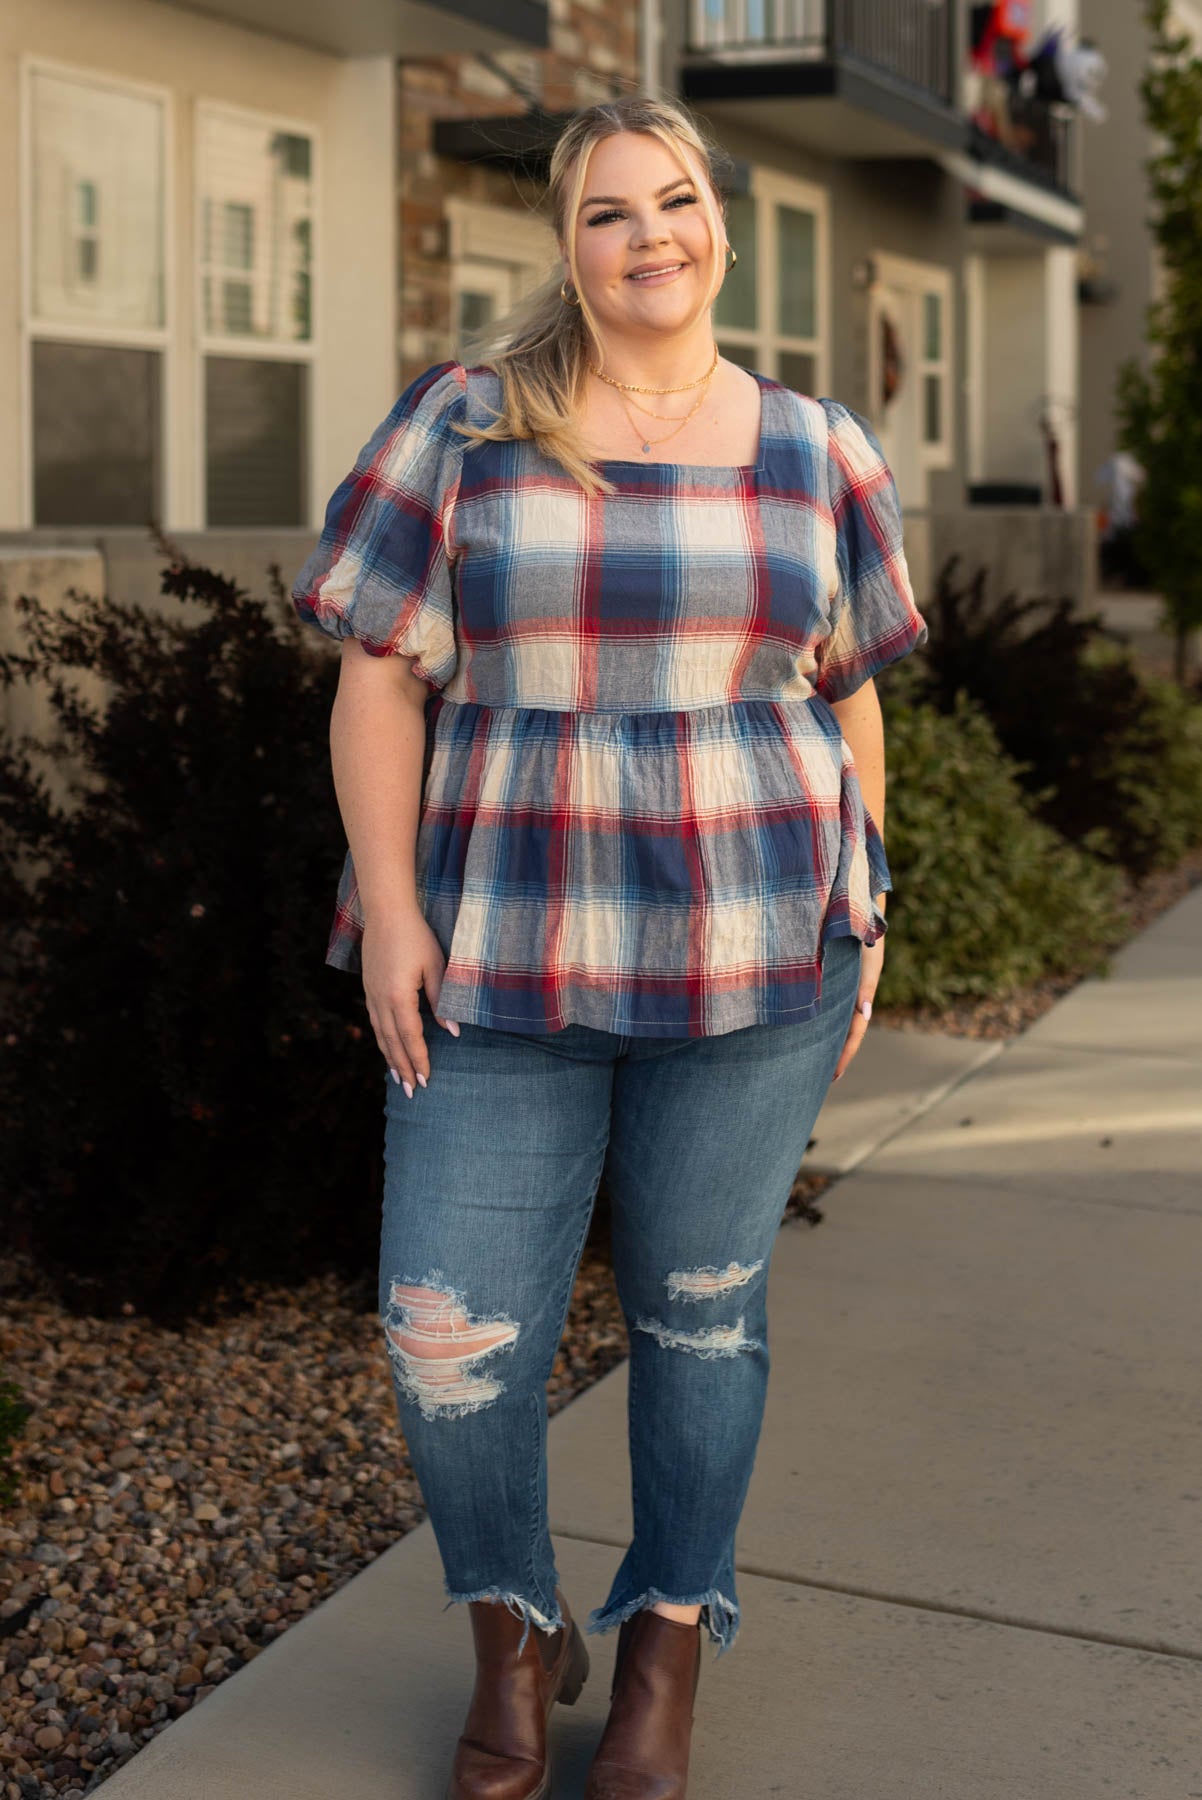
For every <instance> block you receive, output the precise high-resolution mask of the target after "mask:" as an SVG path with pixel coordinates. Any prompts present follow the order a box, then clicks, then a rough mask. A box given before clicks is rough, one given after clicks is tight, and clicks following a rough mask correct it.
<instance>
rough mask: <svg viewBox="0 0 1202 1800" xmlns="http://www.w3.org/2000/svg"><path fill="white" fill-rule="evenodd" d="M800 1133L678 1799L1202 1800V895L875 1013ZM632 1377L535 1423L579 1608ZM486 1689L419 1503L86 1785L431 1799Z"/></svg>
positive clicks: (583, 1764) (614, 1560)
mask: <svg viewBox="0 0 1202 1800" xmlns="http://www.w3.org/2000/svg"><path fill="white" fill-rule="evenodd" d="M870 1051H871V1059H870V1055H869V1052H870ZM844 1088H846V1090H847V1091H846V1093H843V1092H841V1091H840V1090H842V1089H844ZM814 1138H815V1141H814V1144H813V1147H812V1150H811V1154H810V1157H809V1159H808V1160H807V1165H806V1166H807V1167H808V1168H812V1167H819V1166H822V1167H831V1168H838V1169H840V1170H850V1171H852V1172H851V1173H847V1174H846V1175H845V1177H844V1179H843V1180H842V1181H841V1182H840V1183H839V1185H838V1186H837V1188H835V1189H833V1190H832V1191H831V1193H830V1194H829V1195H828V1196H827V1197H826V1198H825V1199H824V1202H823V1210H824V1212H825V1214H826V1218H825V1221H824V1223H823V1224H822V1225H821V1227H820V1228H819V1229H818V1230H816V1231H813V1230H811V1229H810V1228H809V1227H807V1226H806V1225H804V1224H802V1223H799V1222H797V1221H790V1222H789V1223H788V1224H787V1225H785V1226H784V1227H783V1228H782V1231H781V1235H780V1240H779V1243H778V1245H777V1248H776V1252H775V1254H774V1257H773V1264H772V1273H771V1290H770V1302H769V1306H770V1317H771V1320H772V1333H771V1350H772V1380H771V1387H770V1394H769V1402H768V1415H767V1418H766V1420H765V1424H764V1432H763V1436H762V1438H761V1442H760V1452H759V1456H758V1459H757V1463H756V1468H755V1472H754V1475H753V1478H752V1485H751V1492H750V1496H749V1499H748V1504H747V1508H746V1511H745V1513H744V1515H743V1520H742V1523H741V1526H740V1532H739V1558H738V1561H739V1569H740V1575H739V1598H740V1600H741V1602H742V1606H743V1621H742V1631H741V1634H740V1637H739V1639H738V1642H737V1643H736V1645H735V1646H734V1647H733V1649H732V1650H731V1652H730V1654H729V1655H728V1656H726V1657H724V1658H723V1659H721V1661H716V1660H715V1659H714V1656H713V1652H712V1649H711V1648H710V1647H709V1645H708V1643H707V1644H706V1647H705V1650H704V1663H703V1668H702V1675H701V1683H700V1687H699V1690H698V1704H697V1723H696V1727H695V1732H694V1751H693V1776H692V1780H691V1784H690V1796H691V1800H761V1797H764V1800H767V1797H768V1796H773V1795H785V1796H790V1797H792V1796H797V1797H798V1800H800V1797H801V1796H807V1797H809V1796H814V1797H815V1800H817V1796H819V1795H821V1796H822V1800H916V1797H918V1800H928V1797H935V1796H947V1797H948V1800H994V1797H996V1800H1101V1796H1103V1795H1105V1794H1113V1795H1115V1796H1118V1795H1127V1796H1132V1797H1133V1800H1200V1797H1202V1605H1200V1604H1199V1602H1200V1600H1202V1593H1200V1591H1199V1568H1200V1563H1202V1556H1200V1553H1202V1451H1200V1449H1199V1439H1200V1434H1199V1422H1200V1421H1199V1412H1200V1401H1202V1374H1200V1370H1202V1306H1200V1304H1199V1298H1200V1294H1202V1282H1200V1279H1199V1270H1200V1269H1202V889H1195V890H1194V892H1193V893H1192V894H1190V895H1189V896H1187V897H1186V898H1185V899H1184V900H1182V901H1181V902H1179V903H1178V904H1177V905H1176V906H1175V907H1174V908H1173V909H1172V910H1171V911H1170V912H1168V913H1166V914H1165V915H1163V916H1162V918H1161V919H1160V920H1159V921H1157V923H1156V924H1155V925H1153V926H1152V928H1151V929H1150V930H1148V931H1146V932H1145V933H1143V935H1142V936H1141V937H1140V938H1138V939H1137V940H1136V941H1135V942H1134V943H1133V944H1131V945H1130V946H1129V947H1128V948H1127V949H1126V950H1125V951H1124V952H1122V953H1121V955H1120V956H1118V957H1117V958H1116V959H1115V962H1114V967H1113V974H1112V976H1111V977H1109V978H1107V979H1101V980H1091V981H1087V982H1085V983H1083V984H1082V985H1081V986H1079V987H1078V988H1076V989H1075V990H1073V992H1072V993H1070V994H1068V995H1067V996H1066V997H1065V998H1064V999H1063V1000H1061V1001H1060V1002H1059V1003H1058V1004H1057V1005H1056V1006H1055V1007H1054V1008H1053V1009H1052V1010H1051V1012H1050V1013H1048V1014H1046V1015H1045V1016H1044V1017H1043V1018H1042V1019H1041V1020H1040V1021H1039V1022H1038V1024H1037V1025H1035V1026H1034V1027H1033V1028H1032V1029H1031V1030H1030V1031H1028V1032H1026V1033H1025V1034H1024V1035H1023V1036H1022V1037H1021V1038H1020V1039H1018V1040H1016V1041H1015V1042H1013V1043H1011V1044H1007V1045H1005V1046H1001V1047H999V1046H998V1045H984V1046H983V1045H980V1044H974V1043H969V1042H966V1041H963V1040H960V1041H957V1040H952V1039H922V1038H918V1037H916V1036H915V1034H912V1033H900V1032H886V1031H884V1030H880V1031H872V1032H870V1033H869V1036H868V1039H867V1042H866V1044H865V1049H864V1051H863V1052H861V1054H860V1056H858V1057H857V1058H856V1060H855V1062H854V1063H853V1064H852V1066H851V1069H850V1071H849V1073H848V1076H847V1079H846V1081H844V1082H840V1083H839V1084H838V1087H837V1088H836V1089H835V1090H833V1092H832V1095H831V1098H830V1099H829V1100H828V1102H827V1104H826V1106H825V1108H824V1110H823V1114H822V1117H821V1119H820V1120H819V1122H818V1125H817V1126H816V1128H815V1134H814ZM625 1404H626V1366H625V1365H624V1364H623V1365H622V1366H621V1367H619V1368H617V1369H615V1370H613V1371H612V1373H611V1374H609V1375H608V1376H607V1377H606V1378H605V1379H604V1380H603V1381H601V1382H599V1383H598V1384H597V1385H596V1386H595V1387H594V1388H592V1389H590V1390H589V1392H588V1393H586V1394H584V1395H582V1396H581V1397H580V1399H579V1400H577V1401H575V1402H574V1403H573V1404H572V1405H571V1406H569V1407H567V1408H566V1409H565V1410H564V1411H563V1412H562V1413H560V1414H558V1415H557V1416H556V1418H555V1420H554V1421H553V1422H552V1425H551V1431H550V1444H551V1470H550V1493H551V1507H552V1525H553V1529H554V1533H555V1543H556V1554H557V1558H558V1562H559V1570H560V1575H561V1579H562V1582H563V1585H564V1587H565V1590H566V1592H567V1594H568V1597H569V1600H570V1601H571V1603H572V1606H573V1609H574V1611H575V1612H576V1614H577V1616H578V1617H579V1618H581V1619H583V1617H584V1615H585V1614H586V1612H587V1611H588V1609H589V1608H590V1607H592V1606H595V1605H597V1604H599V1603H600V1601H601V1600H602V1599H603V1598H604V1595H605V1592H606V1589H607V1587H608V1584H609V1581H610V1578H611V1576H612V1574H613V1571H614V1569H615V1568H616V1567H617V1564H618V1562H619V1560H620V1558H621V1554H622V1550H623V1548H624V1546H625V1544H626V1542H627V1541H628V1538H629V1533H630V1510H629V1495H628V1487H627V1482H628V1471H627V1465H626V1460H625V1453H624V1444H625ZM586 1641H587V1644H588V1647H589V1652H590V1655H591V1657H592V1659H593V1668H592V1673H591V1675H590V1678H589V1680H588V1682H587V1683H586V1685H585V1689H584V1692H583V1694H582V1696H581V1698H580V1701H579V1703H578V1704H577V1705H576V1706H575V1707H574V1708H571V1709H570V1710H569V1709H565V1708H562V1707H560V1708H557V1709H556V1711H555V1713H554V1715H553V1738H552V1743H553V1754H554V1763H555V1771H556V1780H555V1793H556V1796H557V1797H558V1800H572V1797H573V1796H578V1795H579V1794H580V1792H581V1789H582V1786H583V1781H584V1771H585V1769H586V1768H587V1765H588V1760H589V1757H590V1755H591V1753H592V1749H593V1746H594V1745H595V1743H596V1739H597V1737H598V1735H599V1733H600V1730H601V1725H602V1723H603V1720H604V1717H605V1706H606V1700H607V1693H608V1686H609V1671H610V1666H611V1661H612V1656H613V1648H614V1644H615V1642H616V1634H614V1633H611V1634H606V1635H604V1636H601V1637H595V1636H594V1637H589V1638H588V1639H587V1640H586ZM470 1686H471V1650H470V1640H469V1637H468V1634H467V1632H466V1628H465V1622H464V1618H463V1609H462V1608H456V1607H451V1608H448V1609H445V1610H444V1600H443V1595H442V1586H441V1571H440V1566H439V1563H438V1557H437V1552H436V1547H435V1544H434V1540H433V1534H432V1532H431V1529H430V1527H429V1525H428V1524H426V1525H422V1526H421V1527H419V1528H418V1530H416V1531H414V1532H413V1533H411V1534H410V1535H409V1536H408V1537H406V1538H404V1539H403V1540H402V1541H401V1542H400V1543H398V1544H397V1545H396V1546H395V1547H394V1548H393V1549H392V1550H390V1551H389V1552H387V1554H386V1555H384V1556H382V1557H381V1558H380V1559H379V1560H378V1561H377V1562H375V1563H374V1564H373V1565H372V1566H371V1567H370V1568H369V1569H366V1570H365V1571H364V1572H363V1573H362V1574H361V1575H359V1576H357V1577H356V1578H355V1579H354V1580H353V1581H351V1582H349V1583H348V1584H347V1585H346V1586H345V1587H344V1588H343V1589H341V1590H340V1591H339V1592H338V1593H337V1594H336V1595H334V1596H333V1598H331V1599H330V1600H328V1601H326V1602H325V1603H324V1604H323V1605H322V1606H321V1607H319V1608H318V1609H317V1610H316V1611H315V1612H313V1613H312V1614H310V1615H309V1616H308V1617H307V1618H305V1619H303V1620H302V1621H301V1622H300V1623H299V1624H297V1625H295V1626H294V1627H293V1628H292V1629H291V1630H289V1631H288V1632H287V1633H286V1635H285V1636H284V1637H282V1638H280V1639H279V1640H277V1641H276V1643H274V1644H273V1645H272V1646H271V1648H270V1649H268V1650H267V1651H266V1652H265V1653H264V1654H263V1655H262V1656H260V1657H259V1658H257V1659H256V1661H255V1662H253V1663H252V1664H250V1665H249V1666H248V1667H247V1668H245V1669H244V1670H242V1671H241V1672H240V1673H239V1674H237V1675H235V1676H234V1677H232V1678H231V1679H230V1680H229V1681H227V1682H225V1683H223V1684H222V1685H221V1686H220V1687H218V1688H217V1689H216V1690H215V1691H214V1693H213V1694H212V1695H211V1696H210V1697H209V1698H208V1699H207V1700H206V1701H204V1702H203V1704H202V1705H200V1706H199V1707H197V1708H195V1709H194V1710H193V1711H192V1712H190V1713H188V1714H186V1715H185V1716H184V1717H183V1718H182V1719H180V1720H178V1721H177V1722H176V1723H175V1724H173V1725H172V1726H170V1727H169V1728H168V1729H167V1730H166V1731H165V1732H164V1733H162V1734H161V1735H160V1736H159V1737H158V1738H156V1739H155V1740H154V1741H153V1742H152V1743H151V1744H150V1745H148V1746H147V1748H146V1749H145V1750H143V1751H142V1752H141V1753H140V1754H139V1755H138V1756H137V1757H135V1758H134V1759H133V1761H132V1762H131V1763H129V1764H128V1765H127V1766H126V1767H125V1768H124V1769H123V1770H121V1771H120V1772H119V1773H118V1774H117V1775H115V1776H114V1777H112V1778H111V1779H110V1780H109V1781H108V1782H106V1783H105V1784H104V1786H105V1793H106V1795H111V1797H112V1800H135V1797H136V1800H227V1797H228V1800H235V1797H236V1800H245V1797H246V1796H253V1797H254V1800H274V1797H275V1796H277V1795H278V1796H280V1800H284V1797H285V1796H286V1797H287V1800H318V1797H319V1796H320V1797H321V1800H326V1797H327V1796H329V1795H330V1794H349V1795H354V1796H355V1800H385V1797H387V1800H439V1797H440V1796H441V1794H442V1792H443V1785H444V1783H445V1778H446V1771H447V1767H448V1765H449V1759H450V1755H451V1750H452V1747H453V1744H454V1740H455V1736H456V1734H457V1732H458V1731H459V1729H460V1727H461V1725H462V1720H463V1713H464V1711H465V1708H466V1703H467V1696H468V1693H469V1692H470Z"/></svg>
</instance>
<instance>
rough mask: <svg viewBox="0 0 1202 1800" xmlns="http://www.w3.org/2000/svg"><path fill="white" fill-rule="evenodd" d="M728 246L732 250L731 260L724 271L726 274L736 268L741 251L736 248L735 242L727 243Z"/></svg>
mask: <svg viewBox="0 0 1202 1800" xmlns="http://www.w3.org/2000/svg"><path fill="white" fill-rule="evenodd" d="M726 248H727V249H728V250H729V251H730V261H729V262H728V263H727V265H726V268H725V269H724V270H723V273H724V274H726V275H729V274H730V272H731V270H732V269H733V268H734V266H735V264H736V263H737V262H738V260H739V253H738V251H737V250H736V249H735V247H734V245H733V244H727V246H726Z"/></svg>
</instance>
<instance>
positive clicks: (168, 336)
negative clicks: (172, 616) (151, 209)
mask: <svg viewBox="0 0 1202 1800" xmlns="http://www.w3.org/2000/svg"><path fill="white" fill-rule="evenodd" d="M17 60H18V81H19V89H20V101H19V110H20V128H19V139H18V162H19V169H18V194H19V200H18V208H19V212H20V233H19V239H18V242H19V246H20V248H19V256H20V261H21V280H20V294H19V300H18V305H19V313H20V317H19V337H20V377H19V381H20V396H19V414H20V423H19V433H20V441H19V448H18V456H19V461H20V465H21V468H20V507H21V515H22V517H21V523H20V525H19V526H18V529H19V530H23V531H32V530H34V529H35V521H34V442H33V346H34V344H35V343H37V342H39V341H43V342H50V343H60V344H64V343H71V344H91V345H94V346H96V347H97V348H98V349H105V348H107V349H118V350H131V349H133V350H157V351H158V352H159V356H160V379H159V421H158V426H159V493H158V497H157V498H158V511H159V515H160V518H161V519H162V521H163V525H164V529H171V528H172V527H173V526H174V523H175V517H174V509H173V506H172V496H173V493H174V480H175V473H176V467H177V457H176V445H175V443H174V441H173V438H172V434H171V430H170V422H171V420H172V418H173V417H174V412H175V409H174V407H173V405H172V396H173V395H174V393H175V390H176V383H177V380H178V333H177V323H176V309H175V303H174V282H173V280H172V274H173V271H174V268H175V192H174V183H173V180H172V170H173V165H174V158H173V156H172V146H173V145H174V142H175V97H174V95H173V94H172V92H171V90H170V88H166V87H163V86H161V85H160V84H159V83H157V82H147V81H131V80H128V79H127V78H126V77H125V76H123V75H114V74H110V73H109V72H108V71H107V70H104V69H95V68H89V67H86V66H84V65H81V64H78V63H67V62H62V61H60V60H59V59H57V58H53V57H46V56H35V55H31V54H30V53H28V52H22V53H21V54H20V55H19V56H18V59H17ZM39 75H49V76H56V75H57V76H60V77H62V78H63V79H64V80H69V81H77V82H79V83H80V84H81V85H86V86H90V87H98V88H106V89H108V90H110V91H112V92H114V93H118V94H125V95H133V96H137V97H138V98H140V99H146V100H153V101H155V102H157V103H158V104H159V105H160V106H161V108H162V121H163V132H162V141H161V150H160V155H161V157H162V166H161V169H160V175H161V192H162V196H163V270H162V279H163V323H162V325H161V326H123V325H99V326H98V325H90V324H88V325H67V324H59V323H56V322H55V321H54V320H51V319H42V318H39V317H38V316H37V314H36V313H35V311H34V299H33V256H34V219H33V200H34V166H33V165H34V139H33V110H34V82H35V80H36V78H37V77H38V76H39ZM45 529H47V530H49V529H52V528H51V527H46V528H45ZM53 529H55V530H58V529H60V528H59V527H53ZM61 529H74V527H71V528H68V527H62V528H61ZM112 529H113V530H114V531H117V530H122V529H128V528H127V527H121V526H113V527H112Z"/></svg>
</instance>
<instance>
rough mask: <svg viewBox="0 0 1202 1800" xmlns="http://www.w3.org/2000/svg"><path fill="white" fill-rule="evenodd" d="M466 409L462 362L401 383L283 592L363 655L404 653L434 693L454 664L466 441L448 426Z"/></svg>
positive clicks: (305, 616) (308, 617)
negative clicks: (454, 525) (353, 641)
mask: <svg viewBox="0 0 1202 1800" xmlns="http://www.w3.org/2000/svg"><path fill="white" fill-rule="evenodd" d="M465 410H466V379H465V373H464V369H463V365H462V364H461V363H458V362H443V363H436V364H434V365H433V366H432V367H431V368H429V369H426V370H425V371H424V372H423V373H422V374H421V375H419V376H417V377H416V379H415V380H413V381H411V382H410V384H409V386H408V387H407V388H406V389H405V391H404V393H403V394H401V396H400V398H399V399H398V400H397V401H396V403H395V405H394V406H393V408H392V411H391V412H390V413H389V414H388V416H387V418H385V419H384V420H382V421H381V423H380V424H379V425H378V426H377V427H376V429H375V431H373V433H372V435H371V437H370V438H369V439H368V441H367V443H366V444H364V446H363V448H362V450H360V452H359V454H358V456H357V457H356V459H355V465H354V467H353V468H352V469H351V471H350V472H349V474H347V475H346V476H345V478H344V479H343V480H342V481H341V482H340V483H339V485H338V487H337V488H336V489H335V490H334V493H333V494H332V495H331V497H330V501H329V504H328V506H327V507H326V516H325V524H324V526H323V527H322V532H321V536H320V537H319V539H318V541H317V544H316V546H315V547H314V549H313V551H312V553H311V554H310V556H309V558H308V560H307V561H306V562H305V564H304V566H303V568H302V569H301V571H300V574H299V575H298V576H297V578H296V581H295V584H294V585H293V588H292V602H293V606H294V607H295V609H296V612H297V614H298V616H299V617H300V618H301V619H302V620H303V621H304V622H305V623H306V624H311V625H316V626H317V627H318V628H319V629H320V630H321V631H324V632H325V633H326V634H327V635H328V636H330V637H335V638H344V637H356V638H358V639H359V640H360V642H361V643H362V645H363V648H364V649H365V650H367V651H369V652H370V653H371V654H372V655H373V656H396V655H404V656H415V657H416V658H417V661H416V662H415V663H414V665H413V672H414V674H415V675H418V676H420V677H421V679H422V680H423V681H425V682H427V683H428V684H429V685H430V687H431V688H433V689H438V688H442V687H445V685H446V683H447V682H448V681H449V680H450V679H451V676H452V675H453V674H454V673H455V667H456V663H457V660H458V644H457V641H456V636H455V603H454V593H453V588H452V579H451V577H452V567H451V565H452V560H453V559H452V556H451V554H450V552H449V549H448V541H449V538H450V534H451V521H452V514H453V510H454V506H455V500H456V497H457V494H458V491H459V479H460V473H461V469H462V460H463V448H464V445H465V444H466V442H467V440H466V439H465V438H464V437H462V436H461V435H460V433H458V432H456V431H452V430H450V429H449V427H450V424H451V423H452V422H453V421H458V422H462V420H463V418H464V414H465Z"/></svg>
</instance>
